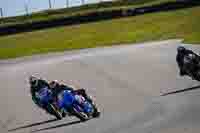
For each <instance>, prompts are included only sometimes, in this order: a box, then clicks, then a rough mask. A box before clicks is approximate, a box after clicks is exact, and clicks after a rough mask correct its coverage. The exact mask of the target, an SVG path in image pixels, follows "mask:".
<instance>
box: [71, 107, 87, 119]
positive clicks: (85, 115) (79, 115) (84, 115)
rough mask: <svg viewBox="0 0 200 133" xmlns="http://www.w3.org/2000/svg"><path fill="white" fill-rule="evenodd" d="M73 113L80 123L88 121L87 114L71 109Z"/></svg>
mask: <svg viewBox="0 0 200 133" xmlns="http://www.w3.org/2000/svg"><path fill="white" fill-rule="evenodd" d="M73 112H74V115H75V116H76V117H77V118H79V119H80V120H81V121H87V120H89V117H88V115H87V114H85V113H83V112H79V111H78V110H77V109H76V108H74V107H73Z"/></svg>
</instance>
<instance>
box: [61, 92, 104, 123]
mask: <svg viewBox="0 0 200 133" xmlns="http://www.w3.org/2000/svg"><path fill="white" fill-rule="evenodd" d="M80 100H81V101H80ZM80 102H81V103H80ZM58 106H59V108H61V109H64V110H65V111H66V112H68V113H69V114H70V115H73V116H76V117H77V118H79V119H80V120H81V121H86V120H89V119H90V118H93V117H98V116H99V115H100V112H99V111H98V110H97V108H96V106H94V104H93V103H91V102H89V101H87V100H85V99H84V98H83V97H82V96H81V95H76V94H74V93H73V92H72V91H70V90H63V91H62V92H61V93H60V94H59V95H58Z"/></svg>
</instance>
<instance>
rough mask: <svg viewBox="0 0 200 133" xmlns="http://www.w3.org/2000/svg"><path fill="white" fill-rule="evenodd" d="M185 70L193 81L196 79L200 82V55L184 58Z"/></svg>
mask: <svg viewBox="0 0 200 133" xmlns="http://www.w3.org/2000/svg"><path fill="white" fill-rule="evenodd" d="M183 62H184V65H183V69H184V71H185V72H186V74H187V75H188V76H189V77H191V78H192V79H195V80H197V81H200V57H199V55H196V54H194V55H192V54H189V55H186V56H184V57H183Z"/></svg>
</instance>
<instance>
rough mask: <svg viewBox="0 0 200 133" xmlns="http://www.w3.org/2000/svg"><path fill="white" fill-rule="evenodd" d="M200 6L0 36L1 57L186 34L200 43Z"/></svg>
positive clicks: (185, 35) (185, 38) (185, 37)
mask: <svg viewBox="0 0 200 133" xmlns="http://www.w3.org/2000/svg"><path fill="white" fill-rule="evenodd" d="M199 12H200V7H193V8H189V9H181V10H176V11H168V12H160V13H152V14H146V15H141V16H135V17H127V18H121V19H113V20H107V21H101V22H95V23H89V24H81V25H74V26H65V27H59V28H53V29H46V30H41V31H35V32H28V33H20V34H16V35H10V36H4V37H0V58H1V59H6V58H14V57H19V56H25V55H32V54H38V53H46V52H55V51H65V50H71V49H80V48H91V47H97V46H109V45H114V44H115V45H116V44H125V43H136V42H144V41H151V40H163V39H172V38H183V39H184V40H185V42H188V43H199V44H200V13H199Z"/></svg>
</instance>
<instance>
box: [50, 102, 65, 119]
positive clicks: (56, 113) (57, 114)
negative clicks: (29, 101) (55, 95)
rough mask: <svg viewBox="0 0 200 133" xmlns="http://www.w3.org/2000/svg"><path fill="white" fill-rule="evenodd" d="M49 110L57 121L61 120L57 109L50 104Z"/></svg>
mask: <svg viewBox="0 0 200 133" xmlns="http://www.w3.org/2000/svg"><path fill="white" fill-rule="evenodd" d="M49 106H50V109H51V110H52V113H53V115H54V116H55V117H56V118H57V119H58V120H61V119H62V114H61V113H60V112H59V111H58V109H56V108H55V107H54V106H53V105H52V104H49Z"/></svg>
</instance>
